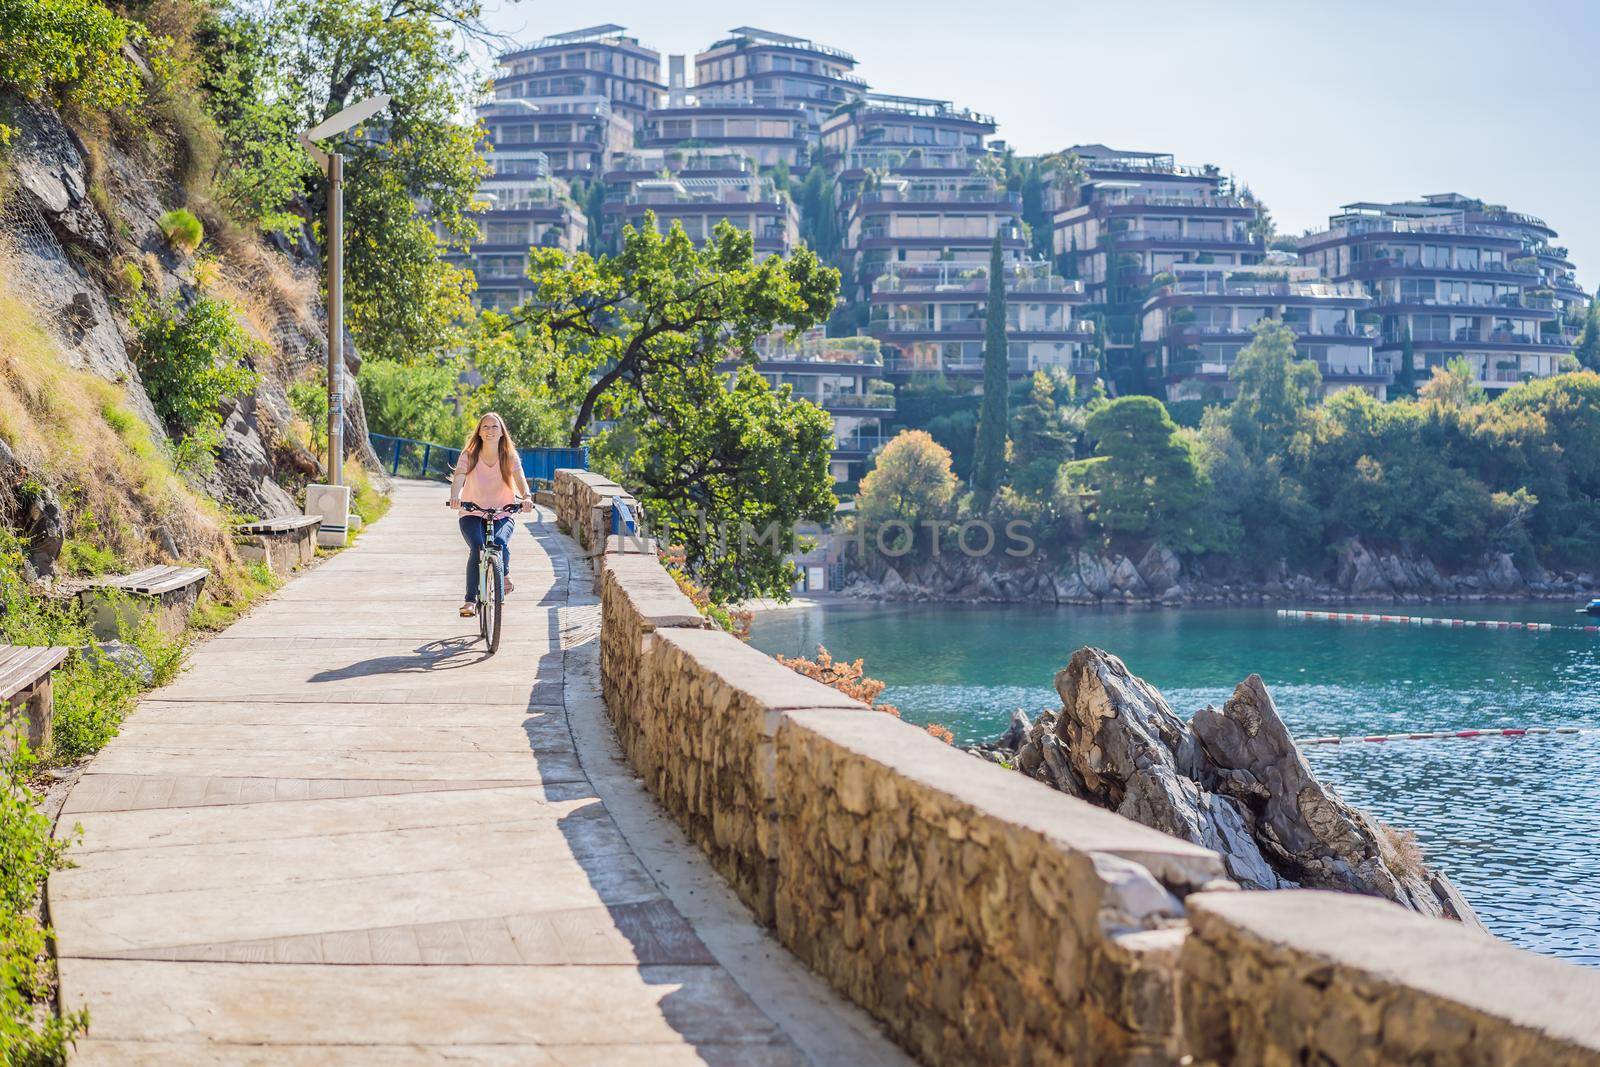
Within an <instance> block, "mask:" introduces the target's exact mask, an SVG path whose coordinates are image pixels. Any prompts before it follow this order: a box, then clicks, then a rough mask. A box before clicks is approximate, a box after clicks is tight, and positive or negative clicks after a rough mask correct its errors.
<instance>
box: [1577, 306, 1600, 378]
mask: <svg viewBox="0 0 1600 1067" xmlns="http://www.w3.org/2000/svg"><path fill="white" fill-rule="evenodd" d="M1572 354H1573V355H1575V356H1577V357H1578V362H1579V363H1580V364H1582V365H1583V366H1585V367H1587V368H1588V369H1589V370H1600V291H1597V292H1596V293H1595V295H1594V296H1593V297H1592V298H1591V299H1590V300H1589V310H1588V312H1586V313H1585V315H1584V319H1583V330H1582V332H1580V333H1579V334H1578V344H1577V347H1576V348H1574V349H1573V350H1572Z"/></svg>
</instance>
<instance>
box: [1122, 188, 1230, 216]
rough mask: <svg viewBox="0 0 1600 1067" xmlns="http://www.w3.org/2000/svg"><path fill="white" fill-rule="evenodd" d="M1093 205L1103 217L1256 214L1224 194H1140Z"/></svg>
mask: <svg viewBox="0 0 1600 1067" xmlns="http://www.w3.org/2000/svg"><path fill="white" fill-rule="evenodd" d="M1092 206H1093V207H1094V208H1095V209H1096V210H1097V211H1098V212H1100V213H1101V214H1139V213H1141V212H1140V209H1141V208H1160V209H1169V208H1177V209H1191V208H1192V209H1199V210H1204V211H1208V212H1209V211H1239V212H1244V213H1245V214H1247V215H1254V214H1255V210H1256V209H1255V208H1253V207H1251V206H1250V205H1249V204H1247V203H1246V202H1245V201H1244V200H1243V199H1241V198H1240V197H1237V196H1223V195H1220V194H1207V193H1186V194H1180V195H1166V196H1164V195H1159V194H1155V193H1136V194H1134V195H1132V196H1110V195H1108V196H1099V197H1096V198H1095V200H1094V201H1093V202H1092Z"/></svg>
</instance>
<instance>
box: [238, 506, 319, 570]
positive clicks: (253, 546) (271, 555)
mask: <svg viewBox="0 0 1600 1067" xmlns="http://www.w3.org/2000/svg"><path fill="white" fill-rule="evenodd" d="M321 527H322V516H321V515H284V516H282V517H280V518H276V519H264V520H262V521H261V522H242V523H240V524H239V525H237V526H235V527H234V528H233V532H234V539H235V541H236V542H237V543H238V546H239V555H241V556H243V557H244V558H245V559H248V560H255V561H257V562H260V563H265V564H266V565H267V568H268V569H269V570H271V571H272V573H274V574H288V573H289V572H290V571H292V570H294V569H295V568H296V567H301V566H304V565H305V564H307V563H310V562H311V561H312V560H313V559H315V558H316V556H317V531H318V530H319V529H320V528H321Z"/></svg>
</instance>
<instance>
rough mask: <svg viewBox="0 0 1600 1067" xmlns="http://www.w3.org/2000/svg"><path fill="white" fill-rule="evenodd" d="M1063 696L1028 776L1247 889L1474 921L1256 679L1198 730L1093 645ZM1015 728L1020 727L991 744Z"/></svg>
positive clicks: (1039, 727) (1061, 682)
mask: <svg viewBox="0 0 1600 1067" xmlns="http://www.w3.org/2000/svg"><path fill="white" fill-rule="evenodd" d="M1056 691H1057V692H1058V693H1059V694H1060V696H1061V701H1062V707H1061V711H1060V713H1059V714H1058V715H1056V716H1051V715H1050V714H1049V713H1044V714H1041V715H1040V716H1039V717H1038V718H1037V719H1036V720H1035V721H1034V723H1033V725H1032V727H1031V728H1030V729H1029V731H1028V732H1029V740H1028V741H1027V742H1025V743H1024V744H1022V746H1021V747H1020V749H1019V750H1018V753H1017V765H1018V766H1019V767H1020V768H1021V769H1022V770H1023V772H1024V773H1026V774H1029V775H1030V776H1031V777H1035V778H1038V779H1040V780H1041V781H1045V782H1047V783H1049V784H1052V785H1056V786H1057V788H1062V789H1063V790H1064V791H1066V792H1070V793H1072V794H1074V795H1076V796H1080V797H1082V798H1084V799H1086V800H1089V801H1091V802H1092V803H1095V804H1098V805H1100V806H1102V807H1105V808H1109V809H1111V810H1113V811H1116V812H1118V813H1119V814H1122V815H1124V816H1126V817H1128V818H1131V819H1134V820H1136V821H1138V822H1141V823H1144V824H1145V825H1147V826H1152V827H1154V828H1156V829H1158V830H1162V831H1164V832H1166V833H1169V834H1172V835H1174V836H1175V837H1180V838H1183V839H1184V840H1186V841H1192V842H1194V843H1195V844H1199V845H1204V846H1205V847H1207V848H1211V849H1213V850H1215V851H1217V852H1218V853H1220V854H1221V855H1222V856H1223V857H1224V859H1225V860H1226V862H1227V864H1228V870H1229V873H1230V874H1231V875H1232V876H1233V877H1234V878H1235V879H1236V880H1237V881H1238V882H1239V884H1240V885H1242V886H1244V887H1246V888H1266V889H1276V888H1288V887H1294V886H1302V885H1303V886H1308V887H1312V888H1319V889H1335V890H1343V891H1346V892H1354V893H1364V894H1367V895H1372V896H1382V897H1386V898H1388V899H1390V900H1393V901H1396V902H1397V903H1400V904H1402V905H1405V906H1406V907H1409V908H1411V909H1413V910H1415V911H1419V912H1422V913H1424V914H1428V915H1436V916H1444V917H1448V918H1455V919H1459V920H1461V921H1463V922H1466V923H1470V924H1474V925H1476V924H1477V920H1476V917H1475V916H1474V915H1473V914H1472V909H1471V907H1470V906H1469V905H1468V904H1467V903H1466V901H1465V900H1463V899H1462V898H1461V896H1460V894H1459V893H1458V892H1457V891H1456V890H1455V888H1454V887H1453V886H1451V885H1450V883H1449V881H1448V880H1447V879H1446V878H1445V877H1444V875H1443V873H1442V872H1438V871H1430V870H1428V869H1427V868H1426V867H1425V866H1423V864H1422V863H1421V860H1420V857H1419V856H1418V855H1417V853H1416V851H1415V845H1414V844H1413V843H1411V842H1410V841H1409V839H1408V838H1407V837H1406V835H1403V834H1400V833H1398V832H1396V831H1393V830H1391V829H1389V828H1387V827H1385V826H1383V825H1382V824H1381V823H1379V822H1378V821H1377V820H1376V819H1373V818H1372V817H1371V816H1370V815H1367V814H1366V813H1365V812H1362V811H1360V810H1358V809H1356V808H1353V807H1351V806H1350V805H1348V804H1346V803H1345V802H1344V801H1343V800H1341V799H1340V798H1339V797H1338V796H1337V795H1336V794H1334V793H1333V792H1332V790H1330V789H1328V788H1326V787H1325V786H1323V785H1322V783H1321V782H1319V781H1318V780H1317V778H1316V776H1315V775H1314V774H1313V773H1312V771H1311V768H1310V766H1309V765H1308V764H1307V763H1306V762H1305V759H1304V757H1302V756H1301V754H1300V750H1299V749H1298V748H1297V747H1296V746H1295V744H1294V741H1293V739H1292V738H1291V737H1290V736H1289V732H1288V729H1287V728H1286V727H1285V726H1284V724H1283V720H1282V719H1281V718H1280V717H1279V716H1278V712H1277V708H1276V707H1275V706H1274V705H1273V703H1272V697H1271V695H1270V694H1269V693H1268V692H1267V690H1266V686H1265V685H1264V684H1262V681H1261V679H1260V677H1259V676H1257V675H1251V676H1250V677H1249V678H1247V679H1245V680H1244V681H1243V682H1241V683H1240V684H1239V686H1238V687H1237V688H1236V689H1235V690H1234V693H1233V696H1232V697H1231V698H1230V699H1229V700H1228V701H1227V702H1226V703H1225V704H1224V705H1223V707H1222V709H1221V710H1218V709H1216V708H1211V707H1208V708H1205V709H1202V710H1201V711H1199V712H1197V713H1196V714H1195V716H1194V718H1193V719H1192V720H1191V721H1190V722H1189V723H1184V722H1183V721H1182V720H1181V719H1179V718H1178V716H1177V715H1175V714H1174V713H1173V711H1172V709H1171V708H1170V707H1169V706H1168V705H1167V703H1166V701H1165V700H1164V699H1163V698H1162V696H1161V694H1160V693H1159V692H1158V691H1157V690H1156V689H1155V688H1154V687H1152V686H1150V685H1148V684H1147V683H1146V682H1144V681H1143V680H1142V679H1140V678H1138V677H1136V676H1134V675H1133V674H1131V673H1130V672H1129V671H1128V669H1127V667H1126V666H1125V665H1124V664H1123V662H1122V661H1121V660H1119V659H1118V658H1117V657H1115V656H1112V655H1110V654H1108V653H1106V652H1103V651H1101V650H1099V649H1095V648H1081V649H1079V650H1078V651H1077V652H1075V653H1073V655H1072V658H1071V660H1070V661H1069V662H1068V664H1067V667H1066V669H1065V670H1063V671H1061V672H1060V673H1059V674H1057V675H1056ZM1016 732H1017V730H1016V724H1015V721H1014V722H1013V726H1012V729H1010V730H1008V731H1007V733H1006V735H1005V737H1004V738H1003V739H1002V743H1001V745H998V746H996V747H1003V745H1004V744H1009V743H1010V742H1011V741H1012V740H1013V739H1014V737H1015V735H1016ZM1057 764H1064V767H1058V766H1057Z"/></svg>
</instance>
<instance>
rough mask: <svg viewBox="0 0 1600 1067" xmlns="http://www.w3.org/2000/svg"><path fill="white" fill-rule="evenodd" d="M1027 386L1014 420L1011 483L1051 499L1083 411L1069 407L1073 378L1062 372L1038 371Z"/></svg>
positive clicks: (1020, 490)
mask: <svg viewBox="0 0 1600 1067" xmlns="http://www.w3.org/2000/svg"><path fill="white" fill-rule="evenodd" d="M1024 384H1025V388H1026V392H1025V398H1026V399H1025V402H1024V403H1022V404H1019V405H1018V406H1017V408H1016V413H1015V414H1014V415H1013V416H1012V419H1011V453H1012V454H1011V473H1010V478H1009V484H1010V486H1011V488H1012V489H1014V490H1015V491H1017V492H1018V493H1021V494H1022V495H1023V496H1027V497H1032V498H1034V499H1039V500H1044V499H1048V498H1049V497H1050V496H1051V494H1052V493H1053V492H1054V490H1055V485H1056V478H1057V475H1058V474H1059V473H1060V471H1061V465H1062V464H1063V463H1065V462H1067V461H1068V460H1070V459H1071V458H1072V453H1073V447H1074V445H1075V444H1076V442H1077V439H1078V434H1079V431H1081V430H1082V428H1083V424H1082V410H1081V409H1079V408H1074V407H1071V406H1070V401H1071V399H1072V378H1071V377H1070V376H1068V375H1067V374H1065V373H1062V372H1061V371H1059V370H1054V371H1053V372H1052V371H1045V370H1036V371H1034V372H1033V377H1032V378H1031V379H1029V380H1028V381H1027V382H1026V383H1024Z"/></svg>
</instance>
